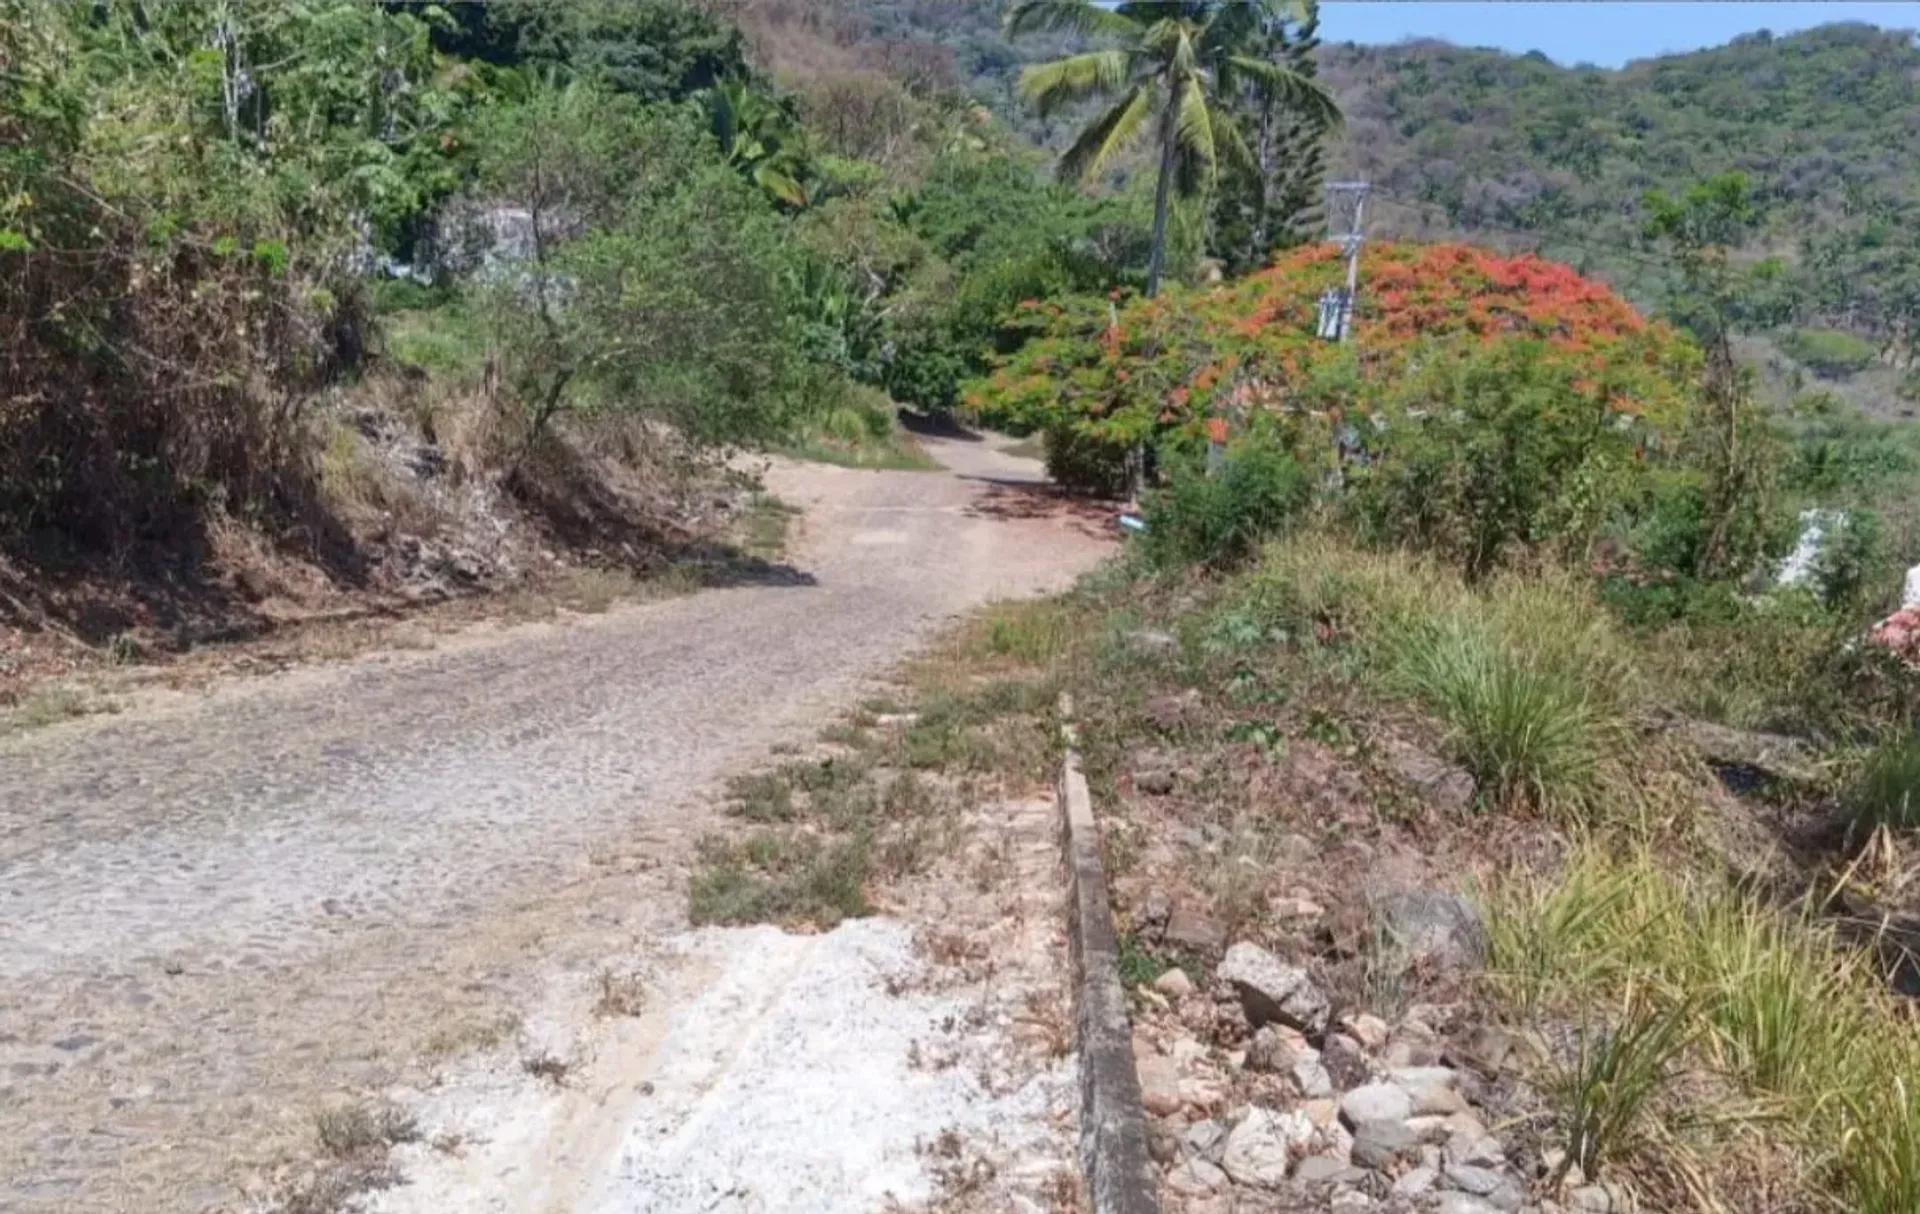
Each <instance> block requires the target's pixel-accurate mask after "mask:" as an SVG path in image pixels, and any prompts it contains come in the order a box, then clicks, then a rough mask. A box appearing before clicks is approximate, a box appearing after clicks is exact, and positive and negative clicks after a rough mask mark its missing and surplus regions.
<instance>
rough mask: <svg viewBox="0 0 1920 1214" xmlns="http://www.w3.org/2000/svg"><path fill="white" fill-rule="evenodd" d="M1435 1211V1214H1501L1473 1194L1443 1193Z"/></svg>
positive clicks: (1434, 1208)
mask: <svg viewBox="0 0 1920 1214" xmlns="http://www.w3.org/2000/svg"><path fill="white" fill-rule="evenodd" d="M1433 1210H1434V1214H1500V1211H1499V1210H1497V1209H1495V1208H1494V1207H1493V1206H1492V1205H1491V1204H1490V1203H1488V1202H1487V1201H1485V1200H1483V1199H1481V1198H1478V1197H1475V1196H1474V1195H1473V1194H1471V1193H1442V1194H1441V1195H1440V1201H1439V1203H1438V1204H1437V1205H1435V1206H1434V1207H1433Z"/></svg>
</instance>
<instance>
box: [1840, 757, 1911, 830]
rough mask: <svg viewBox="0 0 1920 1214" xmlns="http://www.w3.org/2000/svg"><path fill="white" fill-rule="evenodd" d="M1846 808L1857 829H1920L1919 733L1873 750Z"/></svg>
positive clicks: (1849, 796) (1848, 798)
mask: <svg viewBox="0 0 1920 1214" xmlns="http://www.w3.org/2000/svg"><path fill="white" fill-rule="evenodd" d="M1847 807H1848V810H1849V811H1850V812H1851V814H1852V816H1853V820H1854V822H1855V823H1857V824H1858V825H1860V826H1863V827H1867V828H1872V827H1876V826H1890V827H1892V828H1894V829H1895V830H1911V829H1913V828H1914V827H1916V826H1920V734H1909V735H1908V736H1906V737H1904V738H1901V739H1900V740H1898V741H1895V742H1890V743H1888V744H1887V745H1885V746H1882V747H1881V748H1880V749H1878V750H1876V751H1875V752H1874V753H1873V755H1872V757H1871V758H1869V759H1868V760H1867V765H1866V768H1865V769H1864V770H1863V771H1862V772H1861V773H1860V776H1859V778H1858V779H1857V780H1856V781H1855V782H1854V785H1853V789H1852V791H1851V793H1850V794H1849V795H1848V797H1847Z"/></svg>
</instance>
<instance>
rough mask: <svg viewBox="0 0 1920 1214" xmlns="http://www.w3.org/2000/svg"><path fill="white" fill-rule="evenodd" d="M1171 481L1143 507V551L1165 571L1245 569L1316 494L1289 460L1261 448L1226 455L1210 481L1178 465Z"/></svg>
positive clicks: (1248, 445)
mask: <svg viewBox="0 0 1920 1214" xmlns="http://www.w3.org/2000/svg"><path fill="white" fill-rule="evenodd" d="M1171 482H1172V483H1171V484H1169V485H1168V486H1167V488H1165V489H1163V490H1160V491H1158V492H1156V493H1154V494H1152V495H1151V496H1150V497H1149V498H1148V500H1147V504H1146V520H1147V535H1146V540H1145V542H1144V548H1145V551H1146V554H1147V557H1148V559H1149V560H1150V561H1152V562H1153V563H1154V564H1156V565H1158V566H1160V567H1162V568H1172V567H1175V566H1179V565H1212V566H1215V567H1228V566H1233V565H1238V564H1241V563H1242V562H1244V561H1246V560H1247V559H1248V558H1250V557H1251V556H1252V555H1253V554H1254V552H1255V551H1256V550H1257V549H1258V547H1259V545H1260V542H1261V541H1262V540H1264V539H1266V538H1268V537H1270V536H1273V535H1276V534H1278V533H1279V532H1281V531H1282V530H1284V529H1285V528H1286V527H1287V526H1288V524H1290V523H1292V522H1293V521H1294V520H1295V519H1296V518H1298V517H1299V515H1300V512H1301V510H1302V509H1303V508H1304V507H1305V506H1306V504H1307V502H1308V500H1309V499H1310V498H1311V496H1312V493H1313V487H1312V483H1311V481H1310V480H1309V478H1308V477H1307V475H1306V473H1305V472H1303V471H1302V470H1301V468H1300V465H1299V464H1297V463H1295V462H1294V460H1293V458H1292V457H1291V456H1289V455H1288V454H1286V453H1285V452H1283V451H1281V450H1279V449H1278V448H1276V447H1273V446H1270V445H1267V444H1265V443H1261V442H1250V443H1246V444H1243V445H1241V446H1239V447H1236V448H1234V449H1233V450H1231V451H1229V452H1228V453H1227V455H1226V457H1225V459H1224V460H1222V461H1221V464H1220V467H1219V468H1218V470H1217V471H1216V472H1214V473H1213V474H1211V475H1209V474H1208V473H1206V472H1205V471H1203V470H1202V469H1200V468H1198V467H1195V466H1193V465H1192V464H1190V463H1186V462H1176V463H1175V464H1174V466H1173V469H1172V477H1171Z"/></svg>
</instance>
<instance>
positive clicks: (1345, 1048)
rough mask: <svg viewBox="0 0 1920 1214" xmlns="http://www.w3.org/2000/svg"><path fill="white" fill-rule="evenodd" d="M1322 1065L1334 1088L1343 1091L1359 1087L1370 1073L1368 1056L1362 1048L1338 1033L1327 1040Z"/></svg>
mask: <svg viewBox="0 0 1920 1214" xmlns="http://www.w3.org/2000/svg"><path fill="white" fill-rule="evenodd" d="M1320 1065H1321V1066H1323V1067H1325V1068H1327V1075H1328V1077H1329V1078H1331V1079H1332V1080H1333V1086H1334V1087H1337V1088H1340V1089H1342V1090H1345V1089H1347V1088H1357V1087H1359V1086H1360V1085H1361V1084H1363V1083H1365V1082H1366V1081H1367V1076H1368V1074H1369V1073H1370V1072H1369V1069H1368V1066H1367V1056H1366V1054H1364V1053H1363V1052H1361V1049H1360V1046H1359V1045H1358V1044H1357V1043H1355V1042H1354V1041H1351V1040H1349V1039H1348V1038H1346V1037H1342V1036H1340V1035H1339V1034H1337V1033H1336V1034H1335V1035H1334V1036H1332V1037H1330V1038H1328V1039H1327V1045H1326V1048H1325V1049H1323V1050H1321V1051H1320Z"/></svg>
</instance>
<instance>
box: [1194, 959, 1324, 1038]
mask: <svg viewBox="0 0 1920 1214" xmlns="http://www.w3.org/2000/svg"><path fill="white" fill-rule="evenodd" d="M1218 973H1219V976H1220V977H1221V978H1222V979H1224V980H1226V981H1228V982H1231V983H1233V986H1234V989H1235V990H1236V991H1238V992H1239V994H1240V1003H1241V1006H1242V1007H1243V1008H1245V1010H1246V1013H1247V1021H1248V1023H1250V1024H1252V1025H1254V1026H1256V1027H1258V1026H1259V1025H1263V1024H1269V1023H1274V1022H1278V1023H1281V1024H1285V1025H1290V1026H1292V1027H1293V1028H1296V1029H1300V1030H1301V1031H1303V1032H1307V1033H1317V1032H1319V1031H1321V1030H1322V1029H1324V1028H1325V1027H1326V1025H1327V1018H1328V1016H1329V1014H1330V1012H1331V1008H1329V1006H1328V1004H1327V997H1326V996H1325V995H1324V994H1322V993H1321V991H1320V988H1319V987H1317V986H1315V985H1314V984H1313V981H1312V979H1310V978H1308V977H1307V974H1306V971H1305V970H1301V969H1298V968H1296V967H1294V966H1291V965H1287V964H1286V963H1284V962H1282V961H1281V960H1280V959H1279V958H1278V957H1275V956H1274V955H1273V954H1272V953H1270V952H1268V951H1267V950H1266V949H1263V948H1261V947H1260V946H1259V945H1257V944H1251V943H1248V942H1246V941H1242V942H1240V943H1239V944H1236V945H1234V946H1233V947H1232V948H1230V949H1228V950H1227V955H1226V959H1225V960H1223V961H1222V962H1221V963H1220V968H1219V971H1218Z"/></svg>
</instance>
